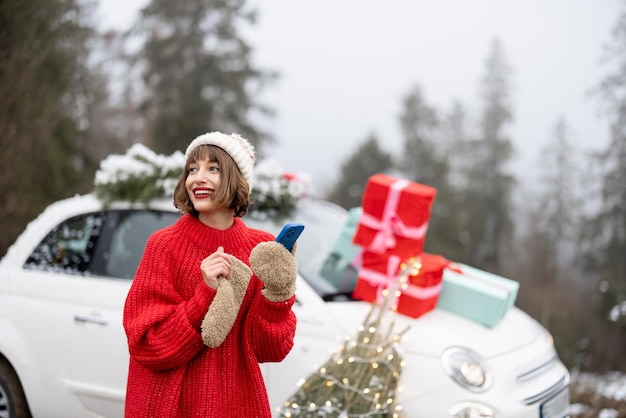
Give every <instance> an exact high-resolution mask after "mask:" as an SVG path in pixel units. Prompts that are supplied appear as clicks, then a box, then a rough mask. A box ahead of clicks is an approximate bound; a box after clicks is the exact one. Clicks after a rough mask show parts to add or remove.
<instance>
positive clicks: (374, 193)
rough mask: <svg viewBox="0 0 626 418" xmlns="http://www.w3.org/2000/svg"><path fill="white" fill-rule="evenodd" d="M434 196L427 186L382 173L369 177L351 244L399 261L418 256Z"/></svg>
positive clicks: (434, 193)
mask: <svg viewBox="0 0 626 418" xmlns="http://www.w3.org/2000/svg"><path fill="white" fill-rule="evenodd" d="M436 195H437V190H436V189H434V188H432V187H430V186H426V185H423V184H419V183H414V182H410V181H408V180H402V179H397V178H394V177H391V176H388V175H386V174H375V175H373V176H371V177H370V178H369V179H368V182H367V185H366V186H365V191H364V193H363V201H362V209H363V213H362V214H361V217H360V219H359V224H358V227H357V230H356V232H355V235H354V237H353V242H354V243H355V244H357V245H360V246H362V247H364V248H366V249H367V250H369V251H374V252H378V253H385V254H387V255H397V256H399V257H400V258H401V259H403V260H405V259H408V258H409V257H412V256H414V255H416V254H420V253H421V252H422V250H423V248H424V237H425V236H426V230H427V229H428V220H429V218H430V209H431V206H432V204H433V202H434V200H435V196H436Z"/></svg>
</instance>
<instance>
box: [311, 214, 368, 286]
mask: <svg viewBox="0 0 626 418" xmlns="http://www.w3.org/2000/svg"><path fill="white" fill-rule="evenodd" d="M361 213H363V210H362V208H361V207H360V206H358V207H355V208H352V209H350V210H349V211H348V218H347V219H346V222H345V223H344V225H343V227H342V228H341V231H339V235H338V236H337V238H336V239H335V242H334V243H333V247H332V249H331V251H330V254H329V255H328V257H327V258H326V260H325V262H324V264H323V265H322V268H321V270H320V275H322V277H324V278H326V279H327V280H328V281H329V282H330V283H332V284H333V285H335V287H336V288H337V291H338V292H348V291H351V289H353V288H354V284H355V282H356V278H357V273H358V269H359V266H360V260H359V255H360V252H361V250H362V248H361V247H360V246H358V245H356V244H354V243H353V242H352V237H353V236H354V233H355V231H356V229H357V225H358V223H359V219H360V218H361Z"/></svg>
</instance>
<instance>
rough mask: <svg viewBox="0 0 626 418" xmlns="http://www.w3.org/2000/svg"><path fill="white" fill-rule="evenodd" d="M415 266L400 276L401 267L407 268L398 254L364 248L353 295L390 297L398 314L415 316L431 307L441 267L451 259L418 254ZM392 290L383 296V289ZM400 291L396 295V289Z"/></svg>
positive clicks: (439, 283) (372, 298) (380, 299)
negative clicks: (376, 251)
mask: <svg viewBox="0 0 626 418" xmlns="http://www.w3.org/2000/svg"><path fill="white" fill-rule="evenodd" d="M412 261H414V262H415V268H414V269H413V271H410V272H408V273H407V276H406V277H405V278H404V279H403V278H401V277H399V274H400V273H404V272H400V269H401V268H403V267H406V264H405V263H402V262H401V259H400V257H398V256H394V255H386V254H380V253H375V252H371V251H367V250H366V251H363V254H362V266H361V269H360V270H359V275H358V279H357V283H356V287H355V289H354V292H353V293H352V296H353V297H354V298H356V299H361V300H365V301H368V302H377V303H381V304H382V303H383V300H384V298H385V297H389V298H391V304H390V305H395V306H396V309H397V311H398V312H399V313H401V314H404V315H407V316H410V317H412V318H417V317H419V316H421V315H423V314H425V313H426V312H428V311H430V310H432V309H433V308H434V307H435V306H436V304H437V299H438V297H439V293H440V292H441V286H442V277H443V270H444V268H446V267H447V266H448V265H449V264H450V262H449V261H448V260H446V259H445V258H444V257H442V256H437V255H432V254H424V253H423V254H421V255H420V256H418V257H416V258H415V259H414V260H412ZM385 289H387V290H391V291H394V294H393V295H387V296H385V295H384V293H383V290H385ZM395 290H397V291H399V294H398V293H396V292H395Z"/></svg>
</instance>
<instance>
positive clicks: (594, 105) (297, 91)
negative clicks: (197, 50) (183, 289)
mask: <svg viewBox="0 0 626 418" xmlns="http://www.w3.org/2000/svg"><path fill="white" fill-rule="evenodd" d="M145 3H146V0H101V8H100V12H101V13H102V14H103V15H104V16H105V18H104V20H103V21H104V22H112V23H111V25H114V26H117V27H124V26H125V25H128V24H129V23H130V22H131V21H132V19H133V18H134V14H135V12H136V11H137V10H138V8H139V7H141V5H143V4H145ZM251 5H256V6H257V7H258V11H259V21H258V23H257V25H256V26H254V27H252V28H250V29H247V30H246V32H245V33H246V36H247V37H248V40H249V41H250V42H251V44H252V45H253V47H254V48H255V55H254V59H255V60H256V63H257V65H259V66H261V67H264V68H267V69H274V70H277V71H278V72H279V73H280V74H281V80H280V82H279V83H278V84H276V85H274V86H272V87H271V90H269V91H267V92H266V93H265V94H264V96H263V100H264V101H265V102H267V103H268V104H269V105H271V106H272V107H273V108H274V109H275V110H276V111H277V117H276V118H275V119H273V120H271V121H269V122H268V123H267V127H269V129H270V130H271V132H273V134H274V135H275V137H276V139H277V141H278V146H276V147H272V148H271V149H270V150H268V151H269V152H270V153H272V154H273V155H274V156H275V157H277V158H278V159H279V160H280V162H281V163H282V164H283V166H284V167H285V168H286V169H288V170H291V171H294V172H304V173H307V174H309V175H311V176H312V178H313V182H314V185H315V187H316V189H317V190H318V191H323V190H326V189H328V188H329V187H330V186H331V185H332V183H333V182H334V181H335V178H336V176H337V175H338V174H339V168H340V165H341V163H342V162H343V161H345V159H346V158H348V157H349V156H350V155H351V153H352V152H353V151H354V150H355V148H356V147H357V146H358V144H359V143H361V142H363V141H364V140H365V139H366V137H367V136H368V135H369V134H370V133H376V134H377V136H378V137H379V139H380V140H381V146H383V147H384V148H385V149H387V150H388V151H390V152H392V153H394V154H397V153H399V151H400V150H401V146H402V138H401V135H400V130H399V124H398V115H399V114H400V111H401V100H402V98H403V97H404V96H405V95H406V94H407V93H408V91H409V89H410V88H411V86H413V85H414V84H417V85H419V86H421V88H422V91H423V93H424V95H425V99H426V101H427V102H428V103H430V104H431V105H433V106H434V107H436V108H437V109H438V110H441V111H448V110H449V109H450V107H451V106H452V104H453V102H454V101H459V102H461V103H463V104H464V105H465V106H466V107H467V110H468V111H469V112H470V114H476V113H477V112H479V111H480V108H478V106H479V104H480V101H479V82H480V78H481V76H482V75H483V74H484V68H485V64H484V63H485V60H486V58H487V56H488V54H489V52H490V49H491V44H492V41H493V40H494V39H496V38H497V39H498V40H499V41H500V43H501V45H502V46H503V49H504V52H505V54H506V57H507V59H508V61H509V64H510V66H511V68H512V70H513V73H512V75H511V81H512V87H513V90H512V102H513V106H514V107H513V113H514V121H513V124H512V126H511V129H510V132H509V133H510V136H511V138H512V139H513V141H514V145H515V147H516V150H517V156H516V158H515V166H514V169H515V170H516V174H518V176H520V177H523V176H524V174H523V173H527V172H528V170H534V169H536V165H537V164H538V151H539V150H540V148H541V147H542V146H544V144H545V143H546V141H548V139H549V138H550V137H551V135H552V131H553V129H554V125H555V124H556V122H557V120H558V119H559V118H561V117H562V118H564V119H565V120H566V122H567V123H568V124H569V126H570V128H571V133H572V135H573V137H572V138H571V139H572V141H573V142H574V143H575V145H576V146H577V147H579V148H580V149H583V150H588V149H597V148H598V147H601V146H603V145H605V144H606V143H607V141H608V123H607V120H606V119H605V118H603V117H602V116H601V115H600V114H599V113H598V112H599V110H600V106H599V103H598V102H597V101H595V100H591V99H590V98H588V95H587V93H588V91H589V89H590V88H591V87H593V86H594V85H595V84H597V83H598V81H599V80H600V79H601V78H602V76H603V74H605V73H606V70H607V68H608V67H607V66H606V65H603V64H602V63H601V60H600V59H601V57H602V51H603V47H604V46H605V45H606V44H607V42H608V41H609V40H610V36H611V31H612V29H613V28H614V27H615V24H616V22H617V18H618V16H619V13H620V12H621V10H622V6H624V2H622V1H620V0H514V1H513V0H471V1H468V0H429V1H423V0H404V1H399V0H397V1H393V0H392V1H386V2H382V1H371V0H315V1H297V0H254V1H252V3H251Z"/></svg>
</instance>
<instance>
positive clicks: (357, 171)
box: [328, 134, 393, 209]
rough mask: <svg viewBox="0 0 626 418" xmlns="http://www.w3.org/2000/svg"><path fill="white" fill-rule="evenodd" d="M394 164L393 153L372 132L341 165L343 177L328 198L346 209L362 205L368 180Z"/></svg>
mask: <svg viewBox="0 0 626 418" xmlns="http://www.w3.org/2000/svg"><path fill="white" fill-rule="evenodd" d="M392 166H393V161H392V158H391V154H389V153H387V152H385V151H384V150H382V149H381V148H380V146H379V144H378V139H377V137H376V135H375V134H371V135H370V136H369V137H368V138H367V139H366V140H365V142H363V143H362V144H361V145H360V146H359V147H358V148H357V149H356V151H355V152H354V154H353V155H352V156H350V157H348V158H347V159H346V161H345V162H344V163H343V164H342V165H341V177H340V178H339V181H338V182H337V184H336V185H335V186H334V187H333V189H332V191H331V192H330V193H329V195H328V199H329V200H330V201H332V202H335V203H337V204H339V205H341V206H343V207H344V208H346V209H350V208H353V207H357V206H361V199H362V197H363V191H364V190H365V185H366V184H367V180H368V179H369V178H370V177H371V176H372V175H374V174H376V173H384V172H387V171H389V170H390V169H391V168H392Z"/></svg>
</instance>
